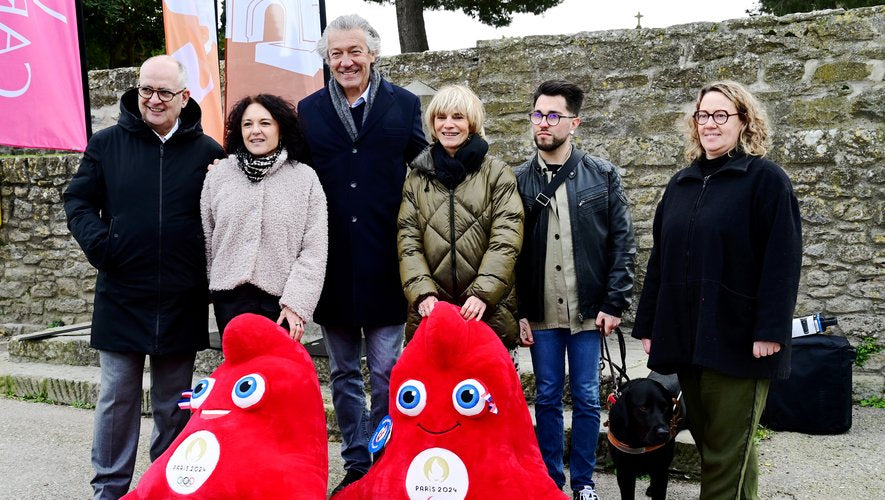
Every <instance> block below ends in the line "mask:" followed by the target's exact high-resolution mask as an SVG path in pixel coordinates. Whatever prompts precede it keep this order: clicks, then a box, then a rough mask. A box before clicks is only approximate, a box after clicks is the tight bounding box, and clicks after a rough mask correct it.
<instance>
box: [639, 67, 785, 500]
mask: <svg viewBox="0 0 885 500" xmlns="http://www.w3.org/2000/svg"><path fill="white" fill-rule="evenodd" d="M688 135H689V137H688V147H687V148H686V159H687V160H688V161H689V162H690V164H689V166H688V167H686V168H684V169H682V170H680V171H679V172H678V173H676V175H675V176H673V178H672V179H670V182H669V184H668V185H667V189H666V191H665V192H664V196H663V199H662V200H661V202H660V204H659V205H658V208H657V212H656V213H655V219H654V226H653V235H654V246H653V248H652V252H651V256H650V257H649V262H648V270H647V273H646V278H645V284H644V286H643V289H642V296H641V298H640V300H639V307H638V309H637V312H636V323H635V326H634V328H633V336H634V337H636V338H639V339H642V344H643V347H644V348H645V351H646V352H647V353H648V354H649V360H648V366H649V368H651V369H653V370H656V371H658V372H661V373H674V372H675V373H677V374H678V376H679V382H680V384H681V386H682V391H683V397H684V400H685V404H686V409H687V412H688V420H689V428H690V430H691V433H692V436H693V437H694V440H695V443H696V445H697V447H698V450H699V452H700V455H701V498H702V499H708V498H717V499H719V498H747V499H754V498H758V493H757V482H758V465H757V462H756V449H755V445H754V443H753V434H754V433H755V431H756V427H757V425H758V423H759V416H760V414H761V412H762V409H763V408H764V406H765V398H766V395H767V394H768V386H769V382H770V380H771V379H773V378H786V377H787V376H788V375H789V373H790V355H789V350H790V332H791V328H790V323H791V320H792V316H793V308H794V306H795V304H796V292H797V290H798V286H799V268H800V265H801V262H802V234H801V223H800V218H799V206H798V203H797V202H796V196H795V195H794V194H793V188H792V186H791V184H790V180H789V178H788V177H787V175H786V174H785V173H784V171H783V170H782V169H781V168H780V167H779V166H778V165H776V164H774V163H773V162H771V161H770V160H768V159H767V158H765V153H766V151H767V148H768V136H769V129H768V124H767V122H766V116H765V112H764V110H763V109H762V107H761V106H760V104H759V102H758V101H757V100H756V98H755V97H753V95H752V94H750V92H749V91H747V89H745V88H744V87H743V86H742V85H740V84H739V83H736V82H732V81H722V82H716V83H713V84H711V85H708V86H706V87H704V88H703V89H701V91H700V93H699V94H698V98H697V101H696V102H695V106H694V111H693V113H692V114H691V115H690V117H689V134H688Z"/></svg>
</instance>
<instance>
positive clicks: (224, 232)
mask: <svg viewBox="0 0 885 500" xmlns="http://www.w3.org/2000/svg"><path fill="white" fill-rule="evenodd" d="M287 158H288V156H287V154H286V151H283V152H282V153H280V156H279V158H278V159H277V161H276V162H275V163H274V164H273V166H271V168H270V170H268V172H267V174H266V176H265V177H264V179H262V180H261V181H260V182H255V183H253V182H251V181H250V180H249V179H248V178H247V177H246V174H244V173H243V171H242V170H240V168H239V167H238V166H237V159H236V157H235V156H234V155H231V156H229V157H228V158H226V159H224V160H221V162H219V163H218V165H216V166H215V167H213V168H212V169H211V170H210V171H209V173H208V174H207V175H206V181H205V182H204V183H203V192H202V196H201V197H200V212H201V214H202V217H203V233H204V234H205V237H206V257H207V259H206V260H207V263H208V267H209V289H210V290H232V289H234V288H235V287H237V286H239V285H243V284H246V283H251V284H252V285H255V286H257V287H258V288H260V289H262V290H264V291H265V292H267V293H270V294H272V295H276V296H278V297H280V307H281V308H282V307H283V306H288V307H289V308H290V309H292V310H293V311H295V312H296V313H297V314H298V315H299V316H301V318H302V319H303V320H304V321H311V318H312V317H313V311H314V309H315V308H316V305H317V302H318V301H319V299H320V291H321V290H322V288H323V279H324V278H325V275H326V257H327V252H328V245H329V243H328V241H329V240H328V221H327V217H328V216H327V208H326V195H325V193H324V192H323V188H322V186H321V185H320V181H319V179H318V178H317V175H316V173H315V172H314V171H313V169H312V168H310V167H308V166H307V165H305V164H303V163H299V162H297V161H291V162H289V161H287Z"/></svg>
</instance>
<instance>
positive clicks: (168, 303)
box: [64, 89, 224, 354]
mask: <svg viewBox="0 0 885 500" xmlns="http://www.w3.org/2000/svg"><path fill="white" fill-rule="evenodd" d="M200 117H201V112H200V107H199V105H197V103H196V102H195V101H194V100H190V101H189V102H188V104H187V106H186V107H185V109H184V110H183V111H182V113H181V116H180V117H179V118H180V120H181V123H180V125H179V128H178V130H177V131H176V132H175V134H174V135H173V136H172V137H171V138H169V140H168V141H166V143H162V142H161V141H160V138H159V137H157V135H156V134H155V133H154V132H153V131H152V130H151V129H150V128H149V127H148V126H147V124H145V123H144V122H143V121H142V119H141V114H140V113H139V111H138V103H137V94H136V91H135V90H134V89H133V90H130V91H128V92H126V93H125V94H124V95H123V97H122V99H121V100H120V118H119V120H118V122H117V125H114V126H112V127H109V128H106V129H104V130H102V131H100V132H98V133H96V134H95V135H94V136H92V138H91V139H90V140H89V144H88V145H87V147H86V152H85V153H84V155H83V159H82V160H81V162H80V168H79V170H78V171H77V173H76V174H75V175H74V177H73V178H72V179H71V183H70V185H68V188H67V189H66V190H65V193H64V205H65V212H66V213H67V217H68V228H69V229H70V230H71V234H73V236H74V238H75V239H76V240H77V243H79V244H80V247H81V248H82V249H83V252H84V253H85V254H86V258H87V259H88V260H89V263H90V264H92V265H93V266H95V268H96V269H98V279H97V281H96V284H95V304H94V310H93V315H92V339H91V344H92V346H93V347H95V348H96V349H102V350H108V351H118V352H137V353H144V354H166V353H178V352H194V351H196V350H199V349H204V348H206V347H208V341H209V338H208V319H207V309H206V307H207V303H208V283H207V280H206V254H205V247H204V245H203V229H202V225H201V222H200V190H201V189H202V185H203V178H204V177H205V175H206V166H207V165H209V164H210V163H212V161H213V160H214V159H215V158H222V157H223V156H224V155H223V153H222V150H221V147H220V146H219V145H218V143H217V142H215V141H214V140H213V139H212V138H211V137H209V136H207V135H204V134H203V129H202V127H201V126H200Z"/></svg>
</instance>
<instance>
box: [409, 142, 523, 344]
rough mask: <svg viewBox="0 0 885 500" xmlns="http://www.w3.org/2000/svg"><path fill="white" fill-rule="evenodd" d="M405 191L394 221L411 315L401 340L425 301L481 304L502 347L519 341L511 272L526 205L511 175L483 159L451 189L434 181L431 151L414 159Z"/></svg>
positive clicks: (500, 164)
mask: <svg viewBox="0 0 885 500" xmlns="http://www.w3.org/2000/svg"><path fill="white" fill-rule="evenodd" d="M411 167H412V170H411V171H410V172H409V175H408V177H407V178H406V183H405V186H404V187H403V202H402V205H400V211H399V219H398V221H397V223H398V228H399V234H398V242H397V246H398V249H399V273H400V279H401V280H402V282H403V290H404V291H405V294H406V300H408V302H409V316H408V320H407V322H406V340H407V341H408V340H409V339H411V337H412V334H414V332H415V329H416V328H418V323H420V322H421V316H420V315H419V314H418V305H419V304H420V303H421V301H422V300H424V299H425V298H427V297H428V296H431V295H433V296H435V297H437V298H438V299H439V300H442V301H446V302H451V303H453V304H457V305H463V304H464V302H465V301H466V300H467V298H468V297H470V296H471V295H473V296H476V297H477V298H479V299H481V300H482V301H483V302H485V303H486V311H485V314H484V315H483V317H482V319H483V321H485V322H486V323H488V325H489V326H490V327H492V330H494V331H495V333H497V334H498V336H499V337H500V338H501V341H502V342H503V343H504V345H505V346H506V347H507V348H513V347H515V346H516V345H517V341H518V340H519V326H518V323H517V321H518V320H517V318H516V290H515V288H514V285H515V283H516V279H515V274H514V267H515V265H516V258H517V256H518V255H519V251H520V249H521V248H522V228H523V219H524V215H523V208H522V200H521V199H520V197H519V192H518V191H517V188H516V177H515V176H514V175H513V170H512V169H511V168H510V167H508V166H507V165H506V164H504V162H502V161H501V160H498V159H495V158H492V157H490V156H489V155H486V157H485V158H484V159H483V162H482V165H481V166H480V168H479V170H478V171H476V172H472V173H469V174H467V178H466V179H464V181H462V182H461V184H459V185H458V187H457V188H455V189H454V190H449V189H448V188H446V187H445V186H443V184H442V183H440V182H439V181H438V180H437V179H436V174H435V170H434V166H433V158H432V156H431V153H430V148H427V149H425V150H424V151H423V152H422V153H421V154H419V155H418V156H417V157H416V158H415V160H414V161H413V162H412V164H411Z"/></svg>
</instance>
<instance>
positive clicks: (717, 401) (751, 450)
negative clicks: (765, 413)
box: [678, 367, 770, 500]
mask: <svg viewBox="0 0 885 500" xmlns="http://www.w3.org/2000/svg"><path fill="white" fill-rule="evenodd" d="M678 375H679V384H680V385H681V388H682V397H683V400H684V401H685V409H686V412H687V414H688V415H687V416H688V421H689V423H688V428H689V430H690V431H691V435H692V437H693V438H694V441H695V445H696V446H697V447H698V452H699V453H700V455H701V495H700V498H701V500H714V499H715V500H725V499H729V500H731V499H734V500H743V499H749V500H755V499H758V498H759V492H758V484H759V463H758V461H757V458H756V444H755V441H754V439H753V438H754V435H755V433H756V427H757V426H758V425H759V417H760V416H761V415H762V410H763V409H764V408H765V399H766V397H767V396H768V386H769V382H770V381H769V380H766V379H748V378H735V377H730V376H728V375H723V374H721V373H718V372H715V371H713V370H709V369H707V368H698V367H692V368H686V369H684V370H680V371H679V372H678Z"/></svg>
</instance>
